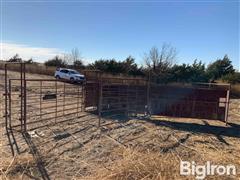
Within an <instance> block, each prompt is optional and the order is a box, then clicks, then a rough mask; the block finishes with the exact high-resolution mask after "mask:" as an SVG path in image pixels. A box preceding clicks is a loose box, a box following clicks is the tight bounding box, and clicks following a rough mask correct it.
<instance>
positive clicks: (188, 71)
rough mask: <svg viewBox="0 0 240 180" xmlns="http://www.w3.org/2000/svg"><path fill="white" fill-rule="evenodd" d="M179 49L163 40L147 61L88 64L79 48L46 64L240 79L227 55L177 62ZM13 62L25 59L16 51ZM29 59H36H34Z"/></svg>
mask: <svg viewBox="0 0 240 180" xmlns="http://www.w3.org/2000/svg"><path fill="white" fill-rule="evenodd" d="M176 55H177V51H176V49H175V48H174V47H172V46H170V45H168V44H163V45H162V47H161V48H160V49H159V48H157V47H152V48H151V49H150V50H149V52H148V53H145V55H144V58H143V62H144V64H143V65H138V64H137V63H136V62H135V58H134V57H132V56H128V57H127V58H126V59H124V60H122V61H117V60H116V59H99V60H96V61H94V62H93V63H90V64H84V63H83V60H82V57H81V55H80V53H79V50H78V49H77V48H74V49H73V50H72V51H71V53H69V54H64V55H63V56H55V57H54V58H52V59H49V60H47V61H46V62H45V63H44V64H45V65H46V66H54V67H66V68H74V69H90V70H100V71H102V72H105V73H111V74H115V75H117V74H124V75H129V76H141V77H146V78H148V77H149V75H150V77H151V80H153V81H155V82H157V83H170V82H180V83H192V82H215V81H216V80H222V81H224V82H228V83H233V84H234V83H240V73H239V72H237V71H236V70H235V69H234V68H233V65H232V62H231V60H230V59H229V57H228V56H227V55H225V56H224V57H223V58H221V59H217V60H215V61H214V62H212V63H210V64H208V65H206V64H204V63H202V61H199V60H197V59H196V60H194V62H193V63H192V64H185V63H183V64H176ZM8 61H9V62H20V61H22V59H21V58H20V57H19V56H18V55H15V56H14V57H12V58H11V59H9V60H8ZM25 62H26V63H30V64H32V63H35V62H34V61H33V60H32V59H29V60H27V61H25Z"/></svg>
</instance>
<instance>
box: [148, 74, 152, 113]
mask: <svg viewBox="0 0 240 180" xmlns="http://www.w3.org/2000/svg"><path fill="white" fill-rule="evenodd" d="M150 76H151V71H150V70H149V73H148V81H147V115H151V113H150V108H151V107H150Z"/></svg>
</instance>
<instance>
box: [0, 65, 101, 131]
mask: <svg viewBox="0 0 240 180" xmlns="http://www.w3.org/2000/svg"><path fill="white" fill-rule="evenodd" d="M10 64H11V66H13V65H16V66H18V67H19V68H20V69H21V70H20V73H16V72H15V74H16V77H14V78H12V77H10V76H8V65H10ZM4 77H5V78H4V83H5V85H4V87H5V88H4V93H3V98H1V99H0V100H1V101H3V99H4V102H5V103H4V104H5V107H4V111H5V112H4V117H5V127H6V130H7V131H8V130H12V129H15V130H17V131H21V132H27V130H33V129H35V128H37V127H39V126H41V125H42V123H44V124H45V125H51V124H56V123H61V122H62V121H64V120H66V119H67V118H68V117H69V118H70V117H71V118H77V117H79V116H80V115H81V113H82V112H84V111H85V110H86V108H85V107H86V106H85V104H86V102H85V99H86V98H85V96H86V87H88V86H89V85H86V84H83V85H80V84H71V83H68V82H64V81H58V80H56V79H49V78H48V79H29V78H26V74H25V64H24V63H14V64H13V63H9V64H6V65H5V73H4ZM91 93H92V95H93V94H94V92H91ZM96 103H97V102H92V103H91V105H92V106H93V105H96ZM1 104H3V103H1ZM88 105H89V104H88ZM2 109H3V108H2ZM28 126H29V127H28Z"/></svg>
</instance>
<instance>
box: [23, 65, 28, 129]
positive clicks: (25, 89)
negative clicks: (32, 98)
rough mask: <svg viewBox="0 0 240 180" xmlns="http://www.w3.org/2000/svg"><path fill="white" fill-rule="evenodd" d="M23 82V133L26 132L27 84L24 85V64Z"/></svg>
mask: <svg viewBox="0 0 240 180" xmlns="http://www.w3.org/2000/svg"><path fill="white" fill-rule="evenodd" d="M23 81H24V89H23V93H24V96H23V97H24V116H23V117H24V132H26V131H27V83H26V64H25V63H24V64H23Z"/></svg>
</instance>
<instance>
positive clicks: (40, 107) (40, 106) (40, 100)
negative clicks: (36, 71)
mask: <svg viewBox="0 0 240 180" xmlns="http://www.w3.org/2000/svg"><path fill="white" fill-rule="evenodd" d="M39 96H40V99H39V102H40V105H39V109H40V119H41V120H42V81H40V93H39Z"/></svg>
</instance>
